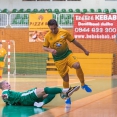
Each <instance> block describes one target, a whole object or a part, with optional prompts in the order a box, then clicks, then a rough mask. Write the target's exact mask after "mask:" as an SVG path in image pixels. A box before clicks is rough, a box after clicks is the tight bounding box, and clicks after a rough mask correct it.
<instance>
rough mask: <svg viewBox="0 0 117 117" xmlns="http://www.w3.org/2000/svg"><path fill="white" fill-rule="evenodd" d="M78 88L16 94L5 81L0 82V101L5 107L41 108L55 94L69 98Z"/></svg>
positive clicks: (29, 91)
mask: <svg viewBox="0 0 117 117" xmlns="http://www.w3.org/2000/svg"><path fill="white" fill-rule="evenodd" d="M79 88H80V86H75V87H71V88H68V89H62V88H57V87H55V88H49V87H45V88H33V89H30V90H27V91H25V92H16V91H13V90H11V86H10V84H9V83H8V82H7V81H5V80H4V81H1V82H0V89H2V99H3V101H4V102H5V103H6V105H22V106H35V107H42V106H43V105H45V104H47V103H49V102H50V101H51V100H52V99H53V98H54V97H55V95H56V94H59V93H63V94H64V95H66V97H69V96H71V95H72V94H73V93H74V92H75V91H77V90H78V89H79Z"/></svg>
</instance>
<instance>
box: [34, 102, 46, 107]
mask: <svg viewBox="0 0 117 117" xmlns="http://www.w3.org/2000/svg"><path fill="white" fill-rule="evenodd" d="M43 105H44V103H43V102H39V103H38V102H35V103H34V106H36V107H42V106H43Z"/></svg>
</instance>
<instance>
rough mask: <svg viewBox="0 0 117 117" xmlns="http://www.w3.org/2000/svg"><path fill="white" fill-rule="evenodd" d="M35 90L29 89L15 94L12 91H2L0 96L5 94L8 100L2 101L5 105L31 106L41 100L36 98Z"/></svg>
mask: <svg viewBox="0 0 117 117" xmlns="http://www.w3.org/2000/svg"><path fill="white" fill-rule="evenodd" d="M35 89H36V88H33V89H30V90H28V91H25V92H16V91H12V90H3V92H2V94H6V95H7V96H8V99H3V101H4V102H5V103H6V104H7V105H25V106H32V105H33V104H34V102H36V101H37V102H40V101H42V99H41V98H38V97H37V96H36V94H35V92H34V91H35Z"/></svg>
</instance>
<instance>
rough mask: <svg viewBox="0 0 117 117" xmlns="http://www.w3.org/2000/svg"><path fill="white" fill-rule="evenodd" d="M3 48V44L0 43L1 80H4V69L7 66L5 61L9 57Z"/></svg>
mask: <svg viewBox="0 0 117 117" xmlns="http://www.w3.org/2000/svg"><path fill="white" fill-rule="evenodd" d="M2 46H3V45H2V42H0V79H1V78H2V74H3V68H4V66H5V60H6V57H7V53H6V50H5V49H4V48H3V47H2Z"/></svg>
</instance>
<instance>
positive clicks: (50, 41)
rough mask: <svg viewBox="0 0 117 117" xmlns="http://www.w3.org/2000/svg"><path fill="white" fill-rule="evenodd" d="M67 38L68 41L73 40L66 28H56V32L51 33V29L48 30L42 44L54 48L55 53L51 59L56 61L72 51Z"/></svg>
mask: <svg viewBox="0 0 117 117" xmlns="http://www.w3.org/2000/svg"><path fill="white" fill-rule="evenodd" d="M67 40H68V41H69V42H72V41H73V40H74V37H73V36H72V35H71V34H70V33H69V32H68V31H67V30H64V29H58V33H57V34H53V33H52V32H51V31H49V32H48V33H47V34H46V35H45V41H44V43H43V46H44V47H50V48H52V49H55V50H56V51H57V54H56V55H53V59H54V60H55V61H58V60H62V59H64V58H66V57H67V56H68V55H69V54H70V53H72V51H71V50H69V47H68V44H67Z"/></svg>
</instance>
